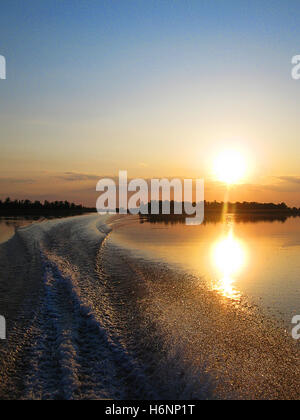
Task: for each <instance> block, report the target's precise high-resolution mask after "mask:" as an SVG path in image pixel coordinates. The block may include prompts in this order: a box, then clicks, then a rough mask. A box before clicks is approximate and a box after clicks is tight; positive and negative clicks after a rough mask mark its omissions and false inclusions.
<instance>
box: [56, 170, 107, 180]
mask: <svg viewBox="0 0 300 420" xmlns="http://www.w3.org/2000/svg"><path fill="white" fill-rule="evenodd" d="M56 178H59V179H61V180H63V181H69V182H80V181H98V180H99V179H100V176H99V175H90V174H82V173H77V172H65V173H64V174H62V175H59V176H57V177H56Z"/></svg>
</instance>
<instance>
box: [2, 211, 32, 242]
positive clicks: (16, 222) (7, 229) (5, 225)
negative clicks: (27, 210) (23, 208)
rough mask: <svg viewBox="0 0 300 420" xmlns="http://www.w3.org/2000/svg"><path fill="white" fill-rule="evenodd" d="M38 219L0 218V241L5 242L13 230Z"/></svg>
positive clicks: (13, 232) (12, 234)
mask: <svg viewBox="0 0 300 420" xmlns="http://www.w3.org/2000/svg"><path fill="white" fill-rule="evenodd" d="M36 220H38V219H25V218H21V217H20V218H0V243H3V242H6V241H7V240H8V239H10V238H11V237H12V236H14V234H15V230H16V229H17V228H18V227H21V226H27V225H30V224H31V223H33V222H34V221H36Z"/></svg>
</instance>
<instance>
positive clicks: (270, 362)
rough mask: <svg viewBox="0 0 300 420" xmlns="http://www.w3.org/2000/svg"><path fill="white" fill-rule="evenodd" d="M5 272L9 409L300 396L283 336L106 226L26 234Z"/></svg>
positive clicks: (83, 221)
mask: <svg viewBox="0 0 300 420" xmlns="http://www.w3.org/2000/svg"><path fill="white" fill-rule="evenodd" d="M0 268H1V274H0V312H1V314H3V315H5V317H6V319H7V335H8V339H7V340H6V341H5V342H1V343H0V363H1V365H0V375H1V382H0V397H1V398H2V399H3V398H4V399H16V398H20V399H210V398H296V397H297V395H299V377H300V376H299V373H300V370H299V349H298V348H297V347H296V346H295V345H293V343H291V342H290V340H289V338H288V337H287V336H286V335H284V334H282V332H280V331H279V330H278V329H277V328H275V327H274V326H273V324H272V323H270V322H269V321H268V320H265V319H261V318H259V315H258V314H257V313H254V312H253V311H252V310H250V308H246V307H243V308H241V309H237V308H235V307H234V306H233V305H229V304H227V303H226V302H225V301H224V300H222V298H221V297H220V296H219V295H218V294H217V293H214V292H211V291H209V290H205V288H204V287H203V286H201V282H199V279H197V278H195V277H192V276H190V275H188V274H187V273H184V272H179V271H178V270H177V271H176V270H174V269H172V268H171V267H169V266H168V265H166V264H163V263H160V264H153V262H151V261H148V260H146V259H143V258H141V257H139V258H137V257H136V256H134V255H133V254H132V253H131V252H130V250H128V249H124V248H122V247H120V246H119V244H117V243H116V242H115V241H114V235H113V231H112V229H111V227H109V225H108V224H107V223H106V219H105V218H101V217H99V216H96V215H92V216H83V217H82V216H81V217H75V218H71V219H62V220H55V221H49V222H43V223H39V224H35V225H32V226H29V227H26V228H21V229H19V230H18V231H17V233H16V235H15V236H14V237H13V238H12V239H11V240H10V241H8V242H6V243H5V244H2V245H1V246H0ZM297 392H298V394H297Z"/></svg>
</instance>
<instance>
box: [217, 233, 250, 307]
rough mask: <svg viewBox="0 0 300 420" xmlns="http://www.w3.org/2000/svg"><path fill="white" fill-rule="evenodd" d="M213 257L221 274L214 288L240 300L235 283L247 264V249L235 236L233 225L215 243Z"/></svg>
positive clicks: (224, 294) (226, 295)
mask: <svg viewBox="0 0 300 420" xmlns="http://www.w3.org/2000/svg"><path fill="white" fill-rule="evenodd" d="M212 257H213V265H214V267H215V269H216V270H217V271H218V275H219V280H217V282H216V283H215V284H214V289H215V290H217V291H218V292H220V293H221V294H222V295H223V296H225V297H227V298H230V299H233V300H239V299H240V297H241V294H240V292H239V291H238V290H237V289H236V288H235V286H234V284H235V282H236V276H237V275H238V274H239V273H240V271H241V270H242V268H243V267H244V265H245V262H246V251H245V248H244V246H243V244H242V242H241V241H239V240H238V239H236V238H235V237H234V234H233V228H232V227H231V228H230V231H229V232H228V234H227V235H226V236H225V237H223V238H222V239H220V240H219V241H218V242H217V243H216V244H215V245H214V247H213V253H212Z"/></svg>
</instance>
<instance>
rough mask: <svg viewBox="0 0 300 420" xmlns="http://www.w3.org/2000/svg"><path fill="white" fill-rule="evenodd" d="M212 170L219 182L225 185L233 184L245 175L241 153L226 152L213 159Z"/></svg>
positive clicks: (244, 162) (244, 165)
mask: <svg viewBox="0 0 300 420" xmlns="http://www.w3.org/2000/svg"><path fill="white" fill-rule="evenodd" d="M213 170H214V175H215V177H216V178H217V179H218V180H219V181H221V182H225V183H226V184H235V183H237V182H239V181H240V180H241V179H242V178H243V176H244V175H245V172H246V161H245V159H244V157H243V156H242V154H241V153H239V152H237V151H234V150H227V151H225V152H223V153H221V154H220V155H219V156H218V157H217V158H216V159H215V161H214V165H213Z"/></svg>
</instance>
